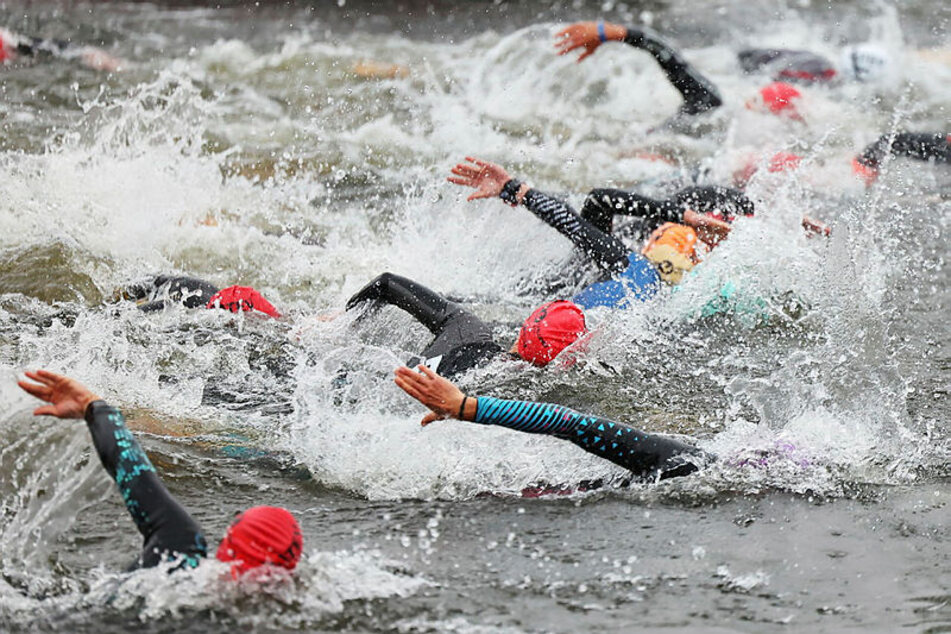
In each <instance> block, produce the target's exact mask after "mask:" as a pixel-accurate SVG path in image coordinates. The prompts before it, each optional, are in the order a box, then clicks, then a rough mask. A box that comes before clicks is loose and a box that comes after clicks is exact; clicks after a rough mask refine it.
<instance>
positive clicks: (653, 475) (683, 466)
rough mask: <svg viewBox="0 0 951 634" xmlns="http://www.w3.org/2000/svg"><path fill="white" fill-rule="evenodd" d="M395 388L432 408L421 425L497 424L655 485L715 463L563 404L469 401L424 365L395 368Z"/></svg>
mask: <svg viewBox="0 0 951 634" xmlns="http://www.w3.org/2000/svg"><path fill="white" fill-rule="evenodd" d="M395 381H396V385H398V386H399V387H400V389H402V390H403V391H404V392H406V393H407V394H409V395H410V396H412V397H413V398H415V399H416V400H417V401H419V402H420V403H422V404H423V405H424V406H426V407H428V408H429V409H430V411H429V413H428V414H426V415H425V416H424V417H423V419H422V421H421V424H422V425H423V426H424V427H425V426H427V425H429V424H430V423H433V422H435V421H438V420H444V419H448V418H455V419H458V420H463V421H471V422H474V423H479V424H481V425H498V426H500V427H507V428H509V429H514V430H516V431H521V432H525V433H528V434H544V435H547V436H554V437H556V438H561V439H563V440H568V441H570V442H573V443H574V444H576V445H578V446H579V447H581V448H582V449H584V450H585V451H587V452H588V453H591V454H594V455H596V456H598V457H600V458H604V459H605V460H610V461H611V462H613V463H614V464H616V465H619V466H621V467H623V468H625V469H627V470H629V471H630V472H631V474H633V475H634V476H635V477H637V478H639V479H642V480H647V481H657V480H665V479H667V478H673V477H677V476H685V475H689V474H691V473H695V472H696V471H698V470H699V469H701V468H702V467H703V466H704V465H706V464H707V463H709V462H710V461H712V460H713V458H712V456H710V455H709V454H706V453H704V452H702V451H700V450H699V449H697V448H696V447H693V446H691V445H688V444H687V443H684V442H682V441H680V440H677V439H674V438H669V437H664V436H660V435H657V434H646V433H644V432H642V431H639V430H637V429H634V428H633V427H630V426H628V425H625V424H624V423H619V422H617V421H613V420H608V419H606V418H601V417H599V416H593V415H590V414H582V413H580V412H576V411H574V410H572V409H569V408H567V407H563V406H561V405H554V404H551V403H533V402H527V401H508V400H502V399H497V398H491V397H485V396H479V397H476V396H468V395H466V394H463V393H462V391H461V390H459V388H457V387H456V386H455V385H453V384H452V383H451V382H450V381H448V380H447V379H445V378H443V377H441V376H439V375H438V374H437V373H435V372H433V371H432V370H430V369H429V368H427V367H426V366H423V365H421V366H419V372H414V371H413V370H411V369H409V368H408V367H401V368H397V369H396V380H395Z"/></svg>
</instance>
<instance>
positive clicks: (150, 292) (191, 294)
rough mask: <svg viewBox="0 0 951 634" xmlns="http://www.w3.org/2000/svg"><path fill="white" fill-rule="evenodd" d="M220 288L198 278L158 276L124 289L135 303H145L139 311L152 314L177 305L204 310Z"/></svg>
mask: <svg viewBox="0 0 951 634" xmlns="http://www.w3.org/2000/svg"><path fill="white" fill-rule="evenodd" d="M218 291H219V289H218V287H216V286H215V285H214V284H211V283H210V282H206V281H205V280H202V279H198V278H196V277H185V276H171V275H157V276H155V277H153V278H150V279H147V280H143V281H141V282H136V283H135V284H131V285H129V286H128V287H127V288H126V289H124V292H125V294H126V295H127V296H128V297H129V298H130V299H133V300H135V301H140V302H144V303H142V304H140V305H139V310H142V311H145V312H152V311H156V310H162V309H164V308H167V307H169V306H172V305H175V304H181V305H182V306H184V307H185V308H204V307H205V306H207V305H208V302H209V301H210V300H211V298H212V296H213V295H214V294H215V293H217V292H218Z"/></svg>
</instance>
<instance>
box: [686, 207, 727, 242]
mask: <svg viewBox="0 0 951 634" xmlns="http://www.w3.org/2000/svg"><path fill="white" fill-rule="evenodd" d="M684 224H685V225H687V226H688V227H693V228H694V229H695V230H696V232H697V237H698V238H700V240H702V241H703V242H704V244H706V245H707V246H709V247H710V248H711V249H712V248H713V247H715V246H717V245H718V244H719V243H720V241H721V240H724V239H725V238H726V237H727V236H728V235H730V229H731V228H732V226H731V225H730V223H728V222H726V221H724V220H718V219H716V218H711V217H710V216H708V215H706V214H701V213H697V212H696V211H694V210H693V209H687V210H685V211H684Z"/></svg>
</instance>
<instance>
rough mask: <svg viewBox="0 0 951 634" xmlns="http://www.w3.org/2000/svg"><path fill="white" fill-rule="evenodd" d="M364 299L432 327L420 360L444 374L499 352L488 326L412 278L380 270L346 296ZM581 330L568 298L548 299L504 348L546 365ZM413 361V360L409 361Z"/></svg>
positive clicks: (353, 302) (355, 301) (354, 303)
mask: <svg viewBox="0 0 951 634" xmlns="http://www.w3.org/2000/svg"><path fill="white" fill-rule="evenodd" d="M366 303H381V304H389V305H392V306H396V307H397V308H401V309H403V310H405V311H406V312H408V313H409V314H410V315H412V316H413V317H414V318H415V319H416V320H417V321H419V322H420V323H421V324H423V325H424V326H426V328H427V329H428V330H429V331H430V332H431V333H433V335H434V336H435V339H433V341H432V343H430V344H429V345H428V346H427V347H426V349H425V350H423V352H422V353H421V356H422V360H423V362H424V363H425V364H426V365H428V366H431V367H433V368H434V369H436V370H437V371H438V372H439V373H441V374H443V375H445V376H455V375H457V374H461V373H463V372H465V371H467V370H470V369H472V368H474V367H477V366H480V365H483V364H485V363H487V362H489V361H491V360H492V359H495V358H498V357H499V356H502V355H504V354H505V348H503V347H502V346H501V345H499V344H498V343H496V342H495V340H494V339H493V336H492V328H491V327H490V326H489V325H488V324H486V323H485V322H484V321H482V320H481V319H479V318H478V317H477V316H476V315H474V314H473V313H472V312H471V311H469V310H466V309H465V308H464V307H463V306H461V305H460V304H457V303H455V302H451V301H449V300H447V299H446V298H444V297H442V296H441V295H439V294H438V293H436V292H435V291H432V290H430V289H428V288H426V287H425V286H423V285H422V284H419V283H418V282H414V281H412V280H409V279H407V278H405V277H401V276H399V275H394V274H392V273H384V274H382V275H380V276H378V277H376V278H375V279H373V280H372V281H371V282H370V283H369V284H367V285H366V286H364V287H363V288H362V289H360V290H359V291H358V292H357V293H356V294H355V295H354V296H353V297H351V298H350V300H349V301H348V302H347V310H354V309H356V308H357V307H359V306H361V305H363V304H366ZM585 331H586V327H585V321H584V313H582V312H581V310H580V309H579V308H577V307H576V306H574V305H572V304H571V302H565V301H560V302H549V303H548V304H544V305H543V306H542V307H540V308H539V309H537V310H536V311H535V312H534V313H532V315H531V316H529V318H528V319H526V320H525V323H524V324H523V325H522V329H521V330H520V331H519V337H518V340H517V341H516V342H515V345H513V346H512V347H511V349H510V350H509V354H510V355H511V356H514V357H519V358H522V359H524V360H525V361H528V362H530V363H534V364H535V365H546V364H547V363H549V362H550V361H551V360H552V359H554V358H555V357H556V356H557V355H558V353H559V352H561V351H562V350H563V349H564V348H566V347H567V346H568V345H570V344H571V343H573V342H574V341H575V340H576V339H577V338H578V337H579V336H581V335H582V334H584V333H585ZM414 363H415V362H414Z"/></svg>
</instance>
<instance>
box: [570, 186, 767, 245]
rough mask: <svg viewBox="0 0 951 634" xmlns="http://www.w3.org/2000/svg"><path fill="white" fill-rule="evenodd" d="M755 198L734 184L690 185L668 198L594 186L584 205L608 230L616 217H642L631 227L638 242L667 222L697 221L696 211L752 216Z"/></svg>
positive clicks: (587, 215)
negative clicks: (731, 185)
mask: <svg viewBox="0 0 951 634" xmlns="http://www.w3.org/2000/svg"><path fill="white" fill-rule="evenodd" d="M753 212H754V207H753V201H751V200H750V199H749V198H747V197H746V194H744V193H743V192H741V191H740V190H738V189H734V188H732V187H721V186H719V185H702V186H695V187H687V188H684V189H682V190H680V191H679V192H677V193H676V194H674V195H673V196H672V197H670V198H668V199H654V198H648V197H647V196H643V195H641V194H638V193H636V192H632V191H627V190H623V189H610V188H602V189H593V190H591V191H590V192H589V193H588V196H587V197H586V198H585V200H584V204H583V205H582V206H581V217H582V218H584V219H585V220H587V221H588V222H590V223H591V224H593V225H594V226H595V227H597V228H598V229H600V230H601V231H603V232H604V233H612V232H613V230H614V216H634V217H637V218H639V219H640V220H641V222H640V223H639V224H638V225H637V226H636V227H630V226H629V227H628V228H627V229H628V230H627V233H628V234H631V232H632V230H636V233H634V234H633V235H630V236H629V237H630V238H631V239H633V240H637V241H638V242H639V241H641V240H644V239H645V238H647V236H648V235H649V234H650V233H651V232H652V231H654V230H655V229H656V228H657V227H659V226H660V225H662V224H663V223H665V222H674V223H677V224H684V223H685V220H684V217H685V216H687V218H688V219H690V220H691V222H694V223H695V222H696V219H695V218H693V216H692V214H701V215H704V216H706V217H708V218H713V219H716V220H722V221H724V222H727V223H732V222H733V221H734V220H735V219H736V218H738V217H740V216H752V215H753Z"/></svg>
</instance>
